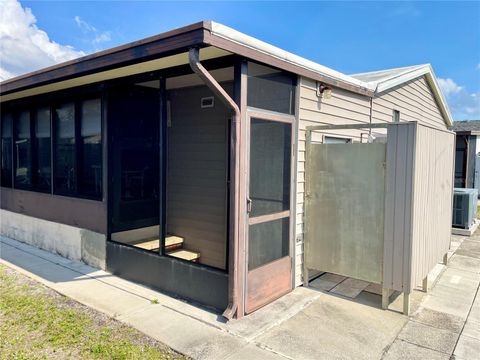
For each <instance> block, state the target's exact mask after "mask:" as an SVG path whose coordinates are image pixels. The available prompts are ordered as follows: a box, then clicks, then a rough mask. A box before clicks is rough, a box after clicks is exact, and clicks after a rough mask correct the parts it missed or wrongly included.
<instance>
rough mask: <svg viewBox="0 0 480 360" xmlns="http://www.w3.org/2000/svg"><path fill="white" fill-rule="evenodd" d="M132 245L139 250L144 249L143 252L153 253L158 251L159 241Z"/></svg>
mask: <svg viewBox="0 0 480 360" xmlns="http://www.w3.org/2000/svg"><path fill="white" fill-rule="evenodd" d="M132 245H133V246H135V247H139V248H142V249H145V250H152V251H155V250H158V249H160V241H159V239H155V240H147V241H143V242H140V243H136V244H132Z"/></svg>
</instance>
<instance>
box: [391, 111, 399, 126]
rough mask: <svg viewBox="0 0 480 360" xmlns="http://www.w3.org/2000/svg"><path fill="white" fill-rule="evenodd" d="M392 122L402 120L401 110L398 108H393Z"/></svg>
mask: <svg viewBox="0 0 480 360" xmlns="http://www.w3.org/2000/svg"><path fill="white" fill-rule="evenodd" d="M392 122H394V123H399V122H400V110H396V109H393V110H392Z"/></svg>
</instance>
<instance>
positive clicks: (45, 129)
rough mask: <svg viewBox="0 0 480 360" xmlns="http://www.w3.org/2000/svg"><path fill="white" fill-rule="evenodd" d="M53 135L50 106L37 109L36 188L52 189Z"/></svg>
mask: <svg viewBox="0 0 480 360" xmlns="http://www.w3.org/2000/svg"><path fill="white" fill-rule="evenodd" d="M50 142H51V135H50V108H49V107H44V108H41V109H38V110H37V111H36V116H35V151H34V156H35V161H36V172H35V176H34V185H35V189H37V190H42V191H50V190H51V172H52V167H51V143H50Z"/></svg>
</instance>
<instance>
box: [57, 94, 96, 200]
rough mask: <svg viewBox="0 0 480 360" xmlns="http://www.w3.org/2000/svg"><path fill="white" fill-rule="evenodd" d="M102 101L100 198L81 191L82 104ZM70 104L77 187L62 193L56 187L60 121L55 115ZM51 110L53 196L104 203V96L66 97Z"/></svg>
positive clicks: (82, 155)
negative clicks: (59, 109) (71, 104)
mask: <svg viewBox="0 0 480 360" xmlns="http://www.w3.org/2000/svg"><path fill="white" fill-rule="evenodd" d="M97 99H98V100H100V139H101V149H102V153H101V158H100V161H101V171H100V173H101V174H102V181H101V183H102V186H101V192H100V194H99V195H98V196H94V195H90V194H85V193H82V189H81V186H80V184H81V181H80V179H81V176H82V169H81V164H82V161H83V157H84V154H83V138H82V134H81V129H82V104H83V103H84V102H86V101H89V100H97ZM68 103H73V109H74V115H73V121H74V139H75V144H74V154H75V155H74V163H73V167H74V172H75V185H74V190H73V191H72V192H70V191H62V190H59V189H58V188H56V187H55V176H56V175H55V174H56V167H57V164H56V161H55V160H56V158H57V150H58V149H57V135H58V134H57V128H56V124H55V121H58V120H57V118H56V115H55V110H56V109H57V108H58V107H60V106H62V105H65V104H68ZM50 109H51V115H50V117H51V144H52V153H51V157H52V194H53V195H60V196H69V197H75V198H82V199H89V200H96V201H103V198H104V196H105V189H104V186H103V167H104V165H105V164H104V159H103V149H104V146H103V144H104V141H105V131H104V101H103V96H102V94H101V93H98V92H96V93H90V94H86V95H84V96H75V97H65V98H63V99H61V100H60V101H56V102H54V103H52V105H51V106H50Z"/></svg>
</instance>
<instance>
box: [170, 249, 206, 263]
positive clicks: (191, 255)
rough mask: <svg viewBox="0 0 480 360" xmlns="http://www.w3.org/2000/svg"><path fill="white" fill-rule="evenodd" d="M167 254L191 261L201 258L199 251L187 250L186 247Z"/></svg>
mask: <svg viewBox="0 0 480 360" xmlns="http://www.w3.org/2000/svg"><path fill="white" fill-rule="evenodd" d="M167 255H168V256H173V257H176V258H179V259H182V260H187V261H191V262H198V260H199V259H200V253H199V252H195V251H190V250H185V249H179V250H173V251H169V252H167Z"/></svg>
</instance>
